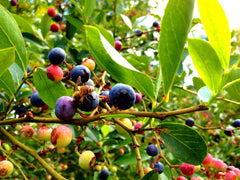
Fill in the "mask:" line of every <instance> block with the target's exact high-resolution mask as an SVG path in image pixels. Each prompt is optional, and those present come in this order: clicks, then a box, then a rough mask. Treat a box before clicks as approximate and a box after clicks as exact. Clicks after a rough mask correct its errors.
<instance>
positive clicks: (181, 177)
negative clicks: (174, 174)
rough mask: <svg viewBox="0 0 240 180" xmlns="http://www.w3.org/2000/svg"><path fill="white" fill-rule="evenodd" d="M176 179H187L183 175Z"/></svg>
mask: <svg viewBox="0 0 240 180" xmlns="http://www.w3.org/2000/svg"><path fill="white" fill-rule="evenodd" d="M176 180H187V178H185V177H183V176H179V177H178V178H177V179H176Z"/></svg>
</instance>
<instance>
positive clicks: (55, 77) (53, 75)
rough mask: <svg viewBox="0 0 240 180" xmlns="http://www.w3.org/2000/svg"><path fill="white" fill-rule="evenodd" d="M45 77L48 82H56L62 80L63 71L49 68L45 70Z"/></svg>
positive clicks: (55, 67) (57, 68) (56, 67)
mask: <svg viewBox="0 0 240 180" xmlns="http://www.w3.org/2000/svg"><path fill="white" fill-rule="evenodd" d="M47 76H48V78H49V79H50V80H52V81H55V82H58V81H61V80H62V79H63V71H62V69H61V68H60V67H59V66H55V65H52V66H49V67H48V68H47Z"/></svg>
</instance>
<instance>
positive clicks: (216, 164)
mask: <svg viewBox="0 0 240 180" xmlns="http://www.w3.org/2000/svg"><path fill="white" fill-rule="evenodd" d="M213 166H214V167H213V168H214V169H217V170H218V171H221V172H225V171H226V170H227V165H226V164H225V163H224V162H223V161H222V160H221V159H215V160H214V161H213Z"/></svg>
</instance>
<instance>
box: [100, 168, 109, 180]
mask: <svg viewBox="0 0 240 180" xmlns="http://www.w3.org/2000/svg"><path fill="white" fill-rule="evenodd" d="M109 174H110V173H109V171H108V170H107V169H103V170H101V172H100V174H99V179H100V180H106V179H107V178H108V176H109Z"/></svg>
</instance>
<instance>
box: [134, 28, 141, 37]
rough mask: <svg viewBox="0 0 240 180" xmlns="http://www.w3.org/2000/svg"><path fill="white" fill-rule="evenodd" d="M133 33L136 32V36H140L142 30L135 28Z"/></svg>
mask: <svg viewBox="0 0 240 180" xmlns="http://www.w3.org/2000/svg"><path fill="white" fill-rule="evenodd" d="M135 34H136V35H137V36H138V37H141V36H142V35H143V32H142V30H140V29H137V30H135Z"/></svg>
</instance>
